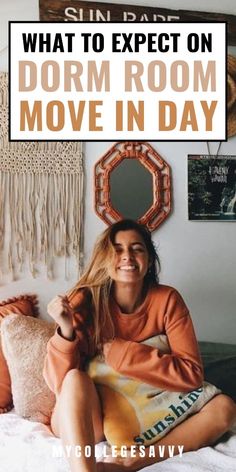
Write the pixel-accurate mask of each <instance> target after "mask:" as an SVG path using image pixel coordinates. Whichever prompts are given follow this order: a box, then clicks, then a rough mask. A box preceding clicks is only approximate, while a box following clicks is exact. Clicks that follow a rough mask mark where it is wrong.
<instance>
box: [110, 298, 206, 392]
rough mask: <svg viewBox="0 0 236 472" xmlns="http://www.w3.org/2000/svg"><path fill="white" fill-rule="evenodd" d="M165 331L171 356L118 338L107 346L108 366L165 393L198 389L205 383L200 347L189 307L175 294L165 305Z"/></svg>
mask: <svg viewBox="0 0 236 472" xmlns="http://www.w3.org/2000/svg"><path fill="white" fill-rule="evenodd" d="M159 316H160V315H159ZM164 327H165V334H166V335H167V337H168V341H169V345H170V349H171V354H163V353H161V352H160V351H159V350H158V349H156V348H153V347H151V346H147V345H144V344H141V343H139V342H134V341H127V340H124V339H121V338H115V339H114V340H113V341H112V342H111V343H108V345H107V346H105V349H104V354H105V359H106V362H107V363H108V364H109V365H111V367H113V368H114V369H115V370H117V371H119V372H120V373H122V374H123V375H126V376H128V377H132V378H134V379H137V380H141V381H142V382H145V383H148V384H150V385H153V386H156V387H159V388H161V389H163V390H170V391H183V392H184V391H190V390H193V389H194V388H198V387H199V386H200V385H201V384H202V381H203V367H202V362H201V358H200V354H199V350H198V344H197V340H196V336H195V332H194V328H193V324H192V320H191V318H190V315H189V313H188V310H187V308H186V305H185V304H184V302H183V300H182V298H181V297H180V295H179V294H178V292H176V291H175V290H173V291H172V293H171V295H170V297H169V299H168V303H167V305H166V309H165V313H164ZM153 334H154V333H153ZM155 334H157V333H155Z"/></svg>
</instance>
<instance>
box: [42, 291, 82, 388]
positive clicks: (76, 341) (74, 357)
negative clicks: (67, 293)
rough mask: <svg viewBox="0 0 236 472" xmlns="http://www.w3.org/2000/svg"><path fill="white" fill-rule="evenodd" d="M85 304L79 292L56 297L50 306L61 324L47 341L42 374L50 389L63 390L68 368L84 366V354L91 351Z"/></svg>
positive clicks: (52, 315) (49, 308)
mask: <svg viewBox="0 0 236 472" xmlns="http://www.w3.org/2000/svg"><path fill="white" fill-rule="evenodd" d="M80 304H81V311H83V314H81V313H78V309H77V308H78V306H79V305H80ZM82 304H83V297H82V293H80V294H79V296H76V297H75V298H73V299H71V300H69V301H68V300H66V299H64V298H63V297H56V298H55V299H54V300H53V301H52V302H51V303H50V304H49V306H48V312H49V314H50V316H51V317H52V318H53V319H54V320H55V321H56V322H57V324H58V327H57V329H56V332H55V334H54V335H53V336H52V338H51V339H50V340H49V341H48V344H47V354H46V357H45V363H44V369H43V375H44V378H45V381H46V383H47V385H48V386H49V388H50V390H52V391H53V392H54V393H55V394H57V393H58V392H59V391H60V388H61V385H62V382H63V379H64V377H65V375H66V373H67V372H68V371H69V370H71V369H73V368H78V369H82V366H83V360H84V357H86V354H87V353H88V343H87V337H86V335H85V330H84V326H83V325H84V317H85V313H84V310H83V309H82ZM75 308H76V312H75Z"/></svg>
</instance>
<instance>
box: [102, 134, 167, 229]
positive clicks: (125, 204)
mask: <svg viewBox="0 0 236 472" xmlns="http://www.w3.org/2000/svg"><path fill="white" fill-rule="evenodd" d="M94 208H95V211H96V213H97V215H98V216H99V218H101V219H102V220H103V221H104V222H105V223H106V224H108V225H110V224H112V223H115V222H116V221H119V220H120V219H121V218H130V219H133V220H136V221H138V222H139V223H141V224H143V225H146V226H147V228H148V229H149V230H150V231H154V230H155V229H156V228H157V227H158V226H159V225H160V224H161V223H162V222H163V221H164V220H165V219H166V218H167V217H168V215H169V214H170V211H171V177H170V166H169V165H168V164H167V162H166V161H164V159H163V158H162V157H161V156H160V154H158V153H157V151H156V150H155V149H154V148H153V147H152V146H151V144H149V143H148V142H147V141H140V142H138V141H119V142H117V143H115V144H114V145H113V146H111V147H110V149H108V150H107V151H106V152H105V154H104V155H103V156H102V157H101V158H100V159H99V160H98V161H97V162H96V164H95V167H94Z"/></svg>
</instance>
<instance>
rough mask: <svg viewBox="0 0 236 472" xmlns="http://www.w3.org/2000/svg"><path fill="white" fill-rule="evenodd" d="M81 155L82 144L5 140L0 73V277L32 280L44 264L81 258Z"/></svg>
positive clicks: (3, 76)
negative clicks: (20, 276) (26, 275)
mask: <svg viewBox="0 0 236 472" xmlns="http://www.w3.org/2000/svg"><path fill="white" fill-rule="evenodd" d="M83 180H84V172H83V156H82V144H81V142H67V141H66V142H32V141H31V142H19V141H18V142H9V140H8V74H7V73H0V277H1V279H3V278H4V275H5V274H6V273H9V272H10V273H12V278H13V280H14V279H16V278H17V277H18V274H19V273H20V272H21V271H22V270H23V269H24V268H25V267H27V265H28V267H29V270H30V272H31V274H32V276H33V277H36V275H37V271H38V266H39V264H40V263H41V262H43V263H44V264H45V266H46V271H47V276H48V278H50V279H52V278H53V277H54V262H55V258H56V257H58V256H63V257H64V258H65V277H66V278H68V277H69V272H68V263H67V262H68V258H70V256H72V255H74V256H75V258H76V261H77V266H78V272H79V271H80V269H81V267H82V257H83Z"/></svg>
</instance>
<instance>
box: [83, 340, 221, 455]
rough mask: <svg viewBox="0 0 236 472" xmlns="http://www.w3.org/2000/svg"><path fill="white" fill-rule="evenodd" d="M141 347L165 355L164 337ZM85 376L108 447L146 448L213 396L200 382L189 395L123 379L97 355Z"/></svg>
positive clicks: (215, 390) (211, 387) (215, 389)
mask: <svg viewBox="0 0 236 472" xmlns="http://www.w3.org/2000/svg"><path fill="white" fill-rule="evenodd" d="M144 344H147V345H149V346H153V347H156V348H158V349H160V350H161V351H162V352H165V353H169V352H170V350H169V346H168V342H167V337H166V336H164V335H159V336H154V337H153V338H151V339H148V340H145V342H144ZM88 374H89V375H90V377H91V378H92V379H93V380H94V382H95V383H96V384H97V387H98V390H99V392H100V396H101V400H102V407H103V414H104V433H105V436H106V438H107V440H108V442H109V443H110V444H111V445H116V446H117V447H118V448H121V446H122V445H126V446H128V447H129V446H131V445H137V446H139V445H145V446H148V445H150V444H153V443H155V442H157V441H159V440H160V438H162V437H163V436H165V435H166V434H167V433H168V432H169V431H170V430H171V429H172V428H174V427H175V426H176V425H177V424H179V423H180V422H182V421H183V420H185V419H186V418H187V416H189V415H191V414H193V413H196V412H197V411H199V410H200V409H201V408H202V407H203V406H204V405H205V403H207V402H208V401H209V400H210V399H211V398H213V397H214V396H215V395H216V394H218V393H220V390H218V389H217V388H216V387H215V386H213V385H211V384H209V383H207V382H204V383H203V385H202V386H201V387H200V388H197V389H195V390H193V391H192V392H188V393H186V392H184V393H181V392H169V391H161V390H160V389H159V388H156V387H152V386H151V385H148V384H145V383H142V382H139V381H137V380H134V379H130V378H128V377H125V376H124V375H121V374H119V372H117V371H115V370H114V369H112V368H111V367H110V366H109V365H107V364H106V363H105V362H104V361H103V360H101V358H99V356H97V357H95V358H94V359H93V360H92V361H90V363H89V367H88Z"/></svg>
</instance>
